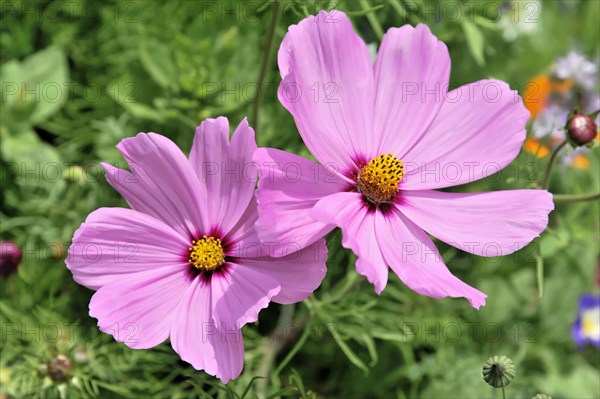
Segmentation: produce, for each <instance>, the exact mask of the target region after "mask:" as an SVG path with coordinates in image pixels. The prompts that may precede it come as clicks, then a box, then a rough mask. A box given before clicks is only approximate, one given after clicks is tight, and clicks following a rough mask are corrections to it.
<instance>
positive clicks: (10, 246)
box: [0, 241, 23, 277]
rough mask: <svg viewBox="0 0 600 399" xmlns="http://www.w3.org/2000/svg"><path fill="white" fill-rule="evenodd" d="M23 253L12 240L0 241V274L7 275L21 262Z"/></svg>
mask: <svg viewBox="0 0 600 399" xmlns="http://www.w3.org/2000/svg"><path fill="white" fill-rule="evenodd" d="M22 257H23V253H22V252H21V249H20V248H19V247H18V246H17V244H15V243H14V242H10V241H7V242H5V241H0V275H2V277H8V276H9V275H10V274H12V273H13V272H14V271H15V270H17V266H19V263H21V258H22Z"/></svg>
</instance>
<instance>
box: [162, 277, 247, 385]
mask: <svg viewBox="0 0 600 399" xmlns="http://www.w3.org/2000/svg"><path fill="white" fill-rule="evenodd" d="M213 307H214V301H213V298H212V288H211V285H210V282H208V281H206V280H204V279H203V278H196V279H194V281H193V282H192V284H191V286H190V287H189V288H188V289H187V291H185V293H183V299H182V300H181V303H180V304H179V308H178V309H177V311H176V312H174V314H175V319H174V323H173V326H172V328H171V345H172V346H173V349H174V350H175V352H177V353H178V354H179V356H181V359H182V360H184V361H186V362H188V363H190V364H191V365H192V366H193V367H194V368H195V369H196V370H204V371H205V372H207V373H208V374H211V375H214V376H216V377H217V378H219V379H220V380H221V381H222V382H224V383H226V382H228V381H229V380H231V379H233V378H236V377H238V376H239V375H240V373H241V372H242V368H243V367H244V341H243V337H242V333H241V331H240V330H239V329H233V330H222V329H221V328H220V327H219V326H218V325H217V324H216V323H215V322H214V320H213Z"/></svg>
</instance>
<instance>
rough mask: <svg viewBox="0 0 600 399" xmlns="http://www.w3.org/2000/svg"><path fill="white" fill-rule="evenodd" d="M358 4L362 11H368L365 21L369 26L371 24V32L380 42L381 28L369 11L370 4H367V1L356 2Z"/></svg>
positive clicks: (359, 0)
mask: <svg viewBox="0 0 600 399" xmlns="http://www.w3.org/2000/svg"><path fill="white" fill-rule="evenodd" d="M358 2H359V3H360V6H361V7H362V9H363V11H368V12H367V20H368V21H369V24H371V28H373V31H374V32H375V34H376V35H377V38H378V39H379V40H381V38H382V37H383V28H382V27H381V24H380V23H379V20H378V19H377V17H376V16H375V15H374V14H373V11H372V10H371V9H372V7H371V4H369V1H368V0H358Z"/></svg>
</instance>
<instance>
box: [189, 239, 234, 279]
mask: <svg viewBox="0 0 600 399" xmlns="http://www.w3.org/2000/svg"><path fill="white" fill-rule="evenodd" d="M192 244H193V246H192V247H190V248H188V249H189V250H190V257H189V259H188V262H189V263H191V264H192V265H194V267H195V268H196V269H198V270H202V271H211V270H215V269H217V268H218V267H219V266H221V265H222V264H223V261H224V260H225V254H224V253H223V246H222V245H221V240H220V239H219V238H214V237H207V236H202V238H201V239H200V240H198V241H196V240H192Z"/></svg>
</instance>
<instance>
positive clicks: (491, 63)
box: [0, 0, 600, 398]
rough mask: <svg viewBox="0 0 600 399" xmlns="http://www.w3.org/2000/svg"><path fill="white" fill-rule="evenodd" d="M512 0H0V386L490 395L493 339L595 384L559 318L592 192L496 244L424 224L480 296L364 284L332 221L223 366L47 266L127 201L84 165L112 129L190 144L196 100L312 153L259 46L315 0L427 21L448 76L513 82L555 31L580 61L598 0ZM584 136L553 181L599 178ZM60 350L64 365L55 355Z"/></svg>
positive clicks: (543, 65)
mask: <svg viewBox="0 0 600 399" xmlns="http://www.w3.org/2000/svg"><path fill="white" fill-rule="evenodd" d="M450 3H452V4H453V5H454V6H457V7H456V9H457V10H462V11H461V14H460V15H459V14H456V12H457V11H454V10H453V9H452V8H450V7H449V6H448V4H450ZM516 3H518V2H507V1H483V0H479V1H470V2H460V1H459V2H456V1H453V2H435V1H402V0H394V1H392V0H390V1H374V0H370V1H367V0H360V1H302V2H300V1H288V2H283V3H282V4H280V5H279V8H278V11H277V12H276V13H275V12H274V9H276V7H277V6H274V3H273V1H266V0H261V1H249V2H243V1H212V2H211V1H194V0H190V1H167V2H158V1H121V2H117V1H102V2H99V1H98V2H95V1H84V0H62V1H43V2H28V1H22V2H21V1H5V0H2V1H1V2H0V8H1V11H2V17H1V21H2V24H1V30H0V50H1V70H0V81H1V83H2V110H1V114H0V116H1V125H0V137H1V140H2V146H1V152H0V158H1V166H2V170H1V172H2V175H1V185H2V198H1V202H0V238H1V240H2V241H13V242H15V243H17V244H18V245H19V246H20V247H21V248H22V250H23V253H24V259H23V262H22V264H21V265H20V266H19V268H18V270H17V271H16V273H14V274H13V275H11V276H9V277H7V278H2V280H1V294H2V299H1V300H0V322H1V323H2V331H1V334H2V336H1V346H2V355H1V358H0V383H1V385H0V398H7V397H8V398H24V397H32V398H37V397H62V398H67V397H68V398H79V397H104V398H113V397H127V398H137V397H156V398H168V397H172V398H195V397H223V398H226V397H227V398H229V397H243V396H244V395H245V397H260V398H264V397H267V396H269V395H272V396H271V397H282V396H290V397H303V398H311V397H318V398H493V397H496V398H497V397H500V395H501V393H500V391H499V390H494V389H493V388H491V387H490V386H488V385H486V384H485V382H484V381H483V379H482V377H481V368H482V366H483V363H484V362H485V360H486V359H487V358H488V357H489V356H491V355H493V354H504V355H507V356H509V357H511V358H512V359H513V360H514V361H515V364H516V366H517V377H516V378H515V380H514V381H513V383H512V384H511V385H510V386H509V387H508V388H507V392H508V396H509V397H511V398H530V397H532V396H533V395H534V394H536V393H538V392H543V393H546V394H549V395H552V396H553V397H555V398H600V381H599V377H598V372H599V368H600V357H599V356H598V351H597V350H596V349H595V348H592V347H587V348H584V349H578V348H577V347H576V345H575V343H574V342H573V340H572V338H571V332H570V331H571V325H572V323H573V322H574V320H575V317H576V314H577V303H578V299H579V297H580V296H581V295H582V294H584V293H588V292H597V291H598V287H597V285H596V279H597V277H596V273H597V268H598V262H599V261H598V257H599V248H598V243H599V238H600V237H599V224H598V220H599V216H600V215H599V213H600V212H599V204H598V201H595V202H585V203H566V204H557V206H556V210H555V211H554V212H553V213H552V214H551V220H550V225H549V228H548V230H547V231H546V232H545V233H544V234H543V235H542V237H541V238H540V239H537V240H536V241H534V243H533V244H531V245H530V246H528V247H527V248H525V249H523V250H522V251H519V252H518V253H516V254H513V255H510V256H507V257H503V258H479V257H476V256H471V255H468V254H465V253H462V252H460V251H457V250H455V249H453V248H451V247H448V246H446V245H444V244H442V243H440V242H437V244H438V247H439V248H440V249H441V252H442V254H443V256H444V258H445V260H446V263H447V264H448V265H449V268H450V269H451V270H452V271H453V273H454V274H456V275H457V276H458V277H460V278H461V279H462V280H464V281H466V282H467V283H469V284H470V285H472V286H474V287H477V288H479V289H480V290H482V291H484V292H485V293H486V294H488V296H489V297H488V300H487V305H486V306H485V307H484V308H482V309H481V310H480V311H475V310H473V309H472V308H471V307H470V306H469V305H468V303H467V302H466V301H464V300H453V299H445V300H435V299H432V298H428V297H423V296H419V295H416V294H414V293H413V292H412V291H410V290H409V289H408V288H406V287H405V286H404V285H403V284H402V283H401V282H400V281H399V280H398V279H397V278H396V277H395V276H394V275H393V274H390V282H389V284H388V288H387V289H386V290H385V291H384V292H383V294H382V295H381V296H377V295H375V294H374V292H373V288H372V286H371V285H369V284H368V283H367V281H366V280H364V279H363V278H362V277H359V276H358V275H357V274H356V272H355V270H354V261H355V258H354V256H353V255H352V254H350V253H349V252H348V251H345V250H342V249H341V245H340V237H339V233H333V234H332V235H331V236H330V237H329V241H328V242H329V244H328V245H329V249H330V259H329V261H328V268H329V273H328V275H327V277H326V279H325V281H324V283H323V285H322V286H321V288H320V289H319V290H318V291H316V292H315V294H314V295H313V296H312V297H311V298H310V299H309V300H308V301H306V302H305V303H302V304H298V305H296V306H287V307H281V306H279V305H273V304H272V305H271V306H270V307H269V308H268V309H267V310H264V311H263V312H262V313H261V316H260V320H259V323H257V324H255V325H251V326H248V327H245V335H246V356H245V370H244V372H243V374H242V376H241V377H240V378H238V379H237V380H235V381H233V382H231V383H229V384H228V385H227V386H224V385H223V384H221V383H220V382H219V381H218V380H216V379H214V378H212V377H210V376H208V375H206V374H204V373H203V372H198V371H195V370H194V369H193V368H192V367H191V366H189V365H188V364H186V363H185V362H182V361H181V360H180V359H179V358H178V356H177V355H176V354H175V353H174V352H173V351H172V349H171V347H170V345H169V343H164V344H162V345H161V346H159V347H157V348H154V349H151V350H144V351H136V350H132V349H129V348H127V347H125V345H123V344H120V343H116V342H114V340H113V339H112V337H110V336H108V335H104V334H101V333H100V332H99V331H98V330H97V328H96V324H95V319H92V318H91V317H89V316H88V314H87V306H88V303H89V299H90V297H91V296H92V294H93V292H91V291H89V290H87V289H86V288H84V287H81V286H79V285H77V284H76V283H75V282H74V281H73V280H72V277H71V273H70V272H69V271H68V270H67V268H66V267H65V265H64V258H65V256H66V248H68V245H69V242H70V239H71V237H72V234H73V232H74V231H75V230H76V229H77V227H78V226H79V224H80V223H81V222H82V221H83V220H84V219H85V217H86V216H87V214H88V213H90V212H91V211H93V210H95V209H97V208H99V207H102V206H126V203H125V201H124V200H123V199H122V198H120V196H119V195H118V194H117V193H116V192H115V191H114V190H112V189H111V188H110V187H109V185H108V184H107V183H106V182H105V180H104V178H103V176H102V172H101V169H100V168H99V163H100V162H101V161H104V162H109V163H112V164H115V165H120V166H124V160H123V159H122V157H121V155H120V154H119V153H118V151H117V150H116V148H115V145H116V144H117V143H118V142H119V141H120V140H121V139H123V138H125V137H129V136H133V135H135V134H136V133H137V132H140V131H143V132H148V131H153V132H158V133H161V134H163V135H166V136H168V137H170V138H171V139H173V140H174V141H175V142H176V143H177V144H178V145H180V147H181V148H182V149H183V150H184V151H186V152H187V151H189V148H190V147H191V143H192V138H193V133H194V128H195V127H196V126H197V125H198V124H199V123H200V122H201V121H202V120H203V119H205V118H208V117H216V116H219V115H225V116H227V117H229V119H230V121H231V123H232V124H237V123H238V122H239V121H240V120H241V119H242V118H243V117H244V116H249V118H250V123H251V125H252V126H253V127H255V129H256V132H257V140H258V143H259V146H270V147H277V148H280V149H284V150H287V151H291V152H294V153H297V154H301V155H304V156H307V157H310V155H309V154H308V152H307V150H306V148H305V147H304V145H303V143H302V141H301V140H300V137H299V135H298V133H297V129H296V127H295V125H294V123H293V120H292V118H291V116H290V115H289V114H288V113H287V112H286V111H285V110H284V108H283V107H282V106H281V105H280V104H279V103H278V101H277V99H276V88H277V85H278V84H279V81H280V78H279V73H278V70H277V65H276V51H277V48H278V47H279V44H280V43H281V40H282V38H283V36H284V34H285V32H286V30H287V27H288V26H289V25H291V24H294V23H297V22H298V21H300V20H301V19H302V18H304V17H305V16H307V15H309V14H315V13H316V12H317V11H318V10H320V9H332V8H337V9H340V10H344V11H346V12H348V14H349V15H350V16H351V18H352V20H353V23H354V24H355V28H356V30H357V32H359V34H360V35H361V36H362V38H363V39H364V40H365V41H366V42H367V43H373V44H374V46H377V45H378V43H379V41H380V37H381V33H382V32H385V30H387V29H388V28H389V27H393V26H401V25H403V24H406V23H410V24H413V25H414V24H416V23H419V22H425V23H427V24H428V25H429V26H430V27H431V29H432V31H433V32H434V34H436V35H437V36H438V37H439V38H440V39H441V40H443V41H444V42H446V44H447V45H448V48H449V50H450V56H451V58H452V75H451V85H452V87H456V86H459V85H461V84H464V83H468V82H472V81H475V80H478V79H482V78H487V77H493V78H497V79H502V80H505V81H507V82H508V83H509V84H510V85H511V87H514V88H517V89H519V90H520V91H521V92H522V90H523V88H524V87H525V85H526V83H527V82H528V80H529V79H531V78H532V77H534V76H536V75H539V74H547V73H549V71H551V68H552V66H553V64H554V63H555V61H556V60H557V59H558V58H559V57H562V56H564V55H565V54H567V53H568V52H569V51H571V50H573V49H577V50H579V51H581V53H582V54H584V55H586V56H587V57H588V58H589V59H591V60H592V61H594V60H596V62H597V59H598V56H599V54H600V51H599V32H598V20H599V18H600V2H598V1H576V0H565V1H543V2H539V1H522V2H520V3H521V4H516ZM511 9H512V10H513V11H510V10H511ZM517 9H520V10H521V15H520V16H517V18H516V19H515V15H514V13H515V11H514V10H517ZM274 16H277V19H276V21H275V22H276V29H275V31H274V36H273V41H272V47H273V50H272V51H271V52H270V53H267V52H266V51H265V49H266V47H267V42H268V36H269V35H268V31H269V26H270V24H271V21H272V20H273V18H274ZM507 18H508V19H507ZM523 18H529V19H528V20H527V21H524V20H523ZM263 65H264V67H263V71H264V72H263V73H261V66H263ZM260 79H262V81H261V80H260ZM257 87H261V88H262V92H261V93H260V95H259V94H258V93H257ZM594 90H596V91H597V90H598V89H597V87H596V88H595V89H594ZM257 119H258V120H257ZM569 151H570V150H566V151H565V153H567V154H568V153H569ZM585 156H586V158H587V160H588V161H589V162H588V165H587V167H584V168H577V167H571V166H569V165H568V164H564V165H563V164H559V165H558V166H557V168H556V170H555V173H554V175H553V179H552V181H551V186H550V189H551V191H552V192H554V193H562V194H583V193H593V192H597V191H598V190H599V188H600V187H599V186H600V185H599V179H598V170H599V167H598V166H599V164H598V163H599V154H598V148H597V146H596V148H595V149H593V150H592V151H590V152H588V153H586V155H585ZM547 162H548V157H545V158H538V157H536V156H534V155H532V154H530V153H527V152H525V151H523V152H522V154H521V155H520V156H519V158H518V159H517V160H516V161H515V162H514V163H513V164H512V165H511V166H510V167H509V168H507V169H506V170H504V171H502V172H501V173H500V174H498V175H494V176H491V177H489V178H487V179H485V180H482V181H479V182H476V183H473V184H470V185H468V186H464V187H461V188H460V190H461V191H471V190H473V191H489V190H495V189H515V188H528V187H529V188H530V187H536V184H537V182H538V181H539V180H540V179H541V177H542V174H543V171H544V168H545V167H546V164H547ZM542 287H543V291H544V292H543V296H542V297H540V289H541V288H542ZM59 355H63V356H66V357H67V358H68V359H69V363H70V365H69V367H65V368H64V370H63V371H60V370H59V371H60V372H59V373H58V374H59V375H57V373H56V370H54V372H52V368H53V367H54V368H56V366H55V363H56V359H57V356H59ZM53 359H55V360H54V362H55V363H52V360H53ZM60 359H64V358H60ZM255 377H263V378H255Z"/></svg>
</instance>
